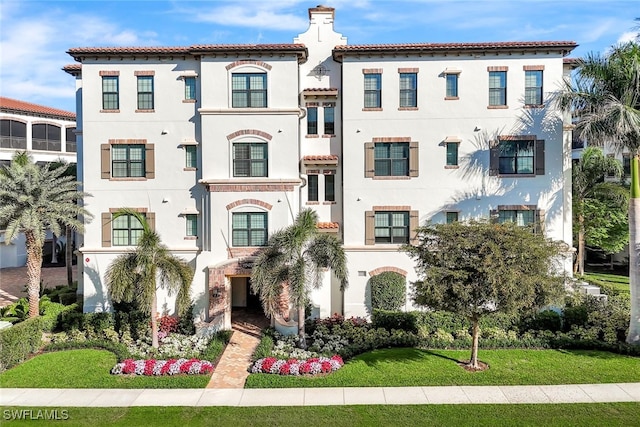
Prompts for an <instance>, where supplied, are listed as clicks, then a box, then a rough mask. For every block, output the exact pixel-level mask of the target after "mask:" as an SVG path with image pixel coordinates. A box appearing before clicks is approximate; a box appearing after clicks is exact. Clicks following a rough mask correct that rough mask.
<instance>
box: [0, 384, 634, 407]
mask: <svg viewBox="0 0 640 427" xmlns="http://www.w3.org/2000/svg"><path fill="white" fill-rule="evenodd" d="M595 402H640V383H622V384H572V385H531V386H447V387H366V388H362V387H352V388H351V387H345V388H284V389H149V390H139V389H25V388H7V389H0V405H2V406H40V407H129V406H333V405H426V404H432V405H438V404H478V403H492V404H495V403H503V404H504V403H595Z"/></svg>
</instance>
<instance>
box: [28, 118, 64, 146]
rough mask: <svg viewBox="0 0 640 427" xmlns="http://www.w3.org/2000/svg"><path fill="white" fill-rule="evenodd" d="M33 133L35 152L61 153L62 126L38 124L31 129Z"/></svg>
mask: <svg viewBox="0 0 640 427" xmlns="http://www.w3.org/2000/svg"><path fill="white" fill-rule="evenodd" d="M31 130H32V132H33V138H32V146H33V149H34V150H43V151H60V150H61V149H62V147H61V144H60V142H61V139H60V137H61V130H60V126H56V125H51V124H48V123H36V124H34V125H33V126H32V128H31Z"/></svg>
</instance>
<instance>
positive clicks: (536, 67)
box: [522, 65, 544, 71]
mask: <svg viewBox="0 0 640 427" xmlns="http://www.w3.org/2000/svg"><path fill="white" fill-rule="evenodd" d="M522 70H523V71H544V65H523V66H522Z"/></svg>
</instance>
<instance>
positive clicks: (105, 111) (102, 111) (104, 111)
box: [100, 109, 120, 113]
mask: <svg viewBox="0 0 640 427" xmlns="http://www.w3.org/2000/svg"><path fill="white" fill-rule="evenodd" d="M100 112H101V113H119V112H120V110H119V109H118V110H100Z"/></svg>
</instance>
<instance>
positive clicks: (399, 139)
mask: <svg viewBox="0 0 640 427" xmlns="http://www.w3.org/2000/svg"><path fill="white" fill-rule="evenodd" d="M371 142H411V137H410V136H382V137H373V138H371Z"/></svg>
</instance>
